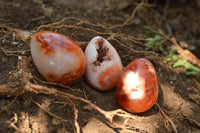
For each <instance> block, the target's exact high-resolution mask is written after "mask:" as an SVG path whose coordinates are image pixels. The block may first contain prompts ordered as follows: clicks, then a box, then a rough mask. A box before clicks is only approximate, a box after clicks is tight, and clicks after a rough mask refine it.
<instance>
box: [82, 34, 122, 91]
mask: <svg viewBox="0 0 200 133" xmlns="http://www.w3.org/2000/svg"><path fill="white" fill-rule="evenodd" d="M85 57H86V64H87V65H86V66H87V67H86V72H85V78H86V80H87V81H88V83H89V84H90V85H91V86H92V87H93V88H95V89H97V90H100V91H107V90H110V89H112V88H114V87H115V86H116V85H117V82H118V79H119V77H120V74H121V71H122V62H121V59H120V57H119V55H118V53H117V51H116V50H115V48H114V47H113V46H112V45H111V44H110V43H109V42H108V41H107V40H106V39H104V38H103V37H100V36H96V37H94V38H93V39H92V40H91V41H90V42H89V44H88V45H87V47H86V49H85Z"/></svg>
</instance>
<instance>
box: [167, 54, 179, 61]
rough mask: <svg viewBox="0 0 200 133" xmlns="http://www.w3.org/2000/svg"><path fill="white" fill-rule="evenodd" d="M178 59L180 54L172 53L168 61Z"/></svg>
mask: <svg viewBox="0 0 200 133" xmlns="http://www.w3.org/2000/svg"><path fill="white" fill-rule="evenodd" d="M176 60H178V55H172V56H171V57H169V58H167V61H168V62H172V61H176Z"/></svg>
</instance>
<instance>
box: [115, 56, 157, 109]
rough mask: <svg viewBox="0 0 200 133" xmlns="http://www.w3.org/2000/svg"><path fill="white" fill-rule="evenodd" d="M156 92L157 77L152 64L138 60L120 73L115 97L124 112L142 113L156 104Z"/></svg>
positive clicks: (142, 59)
mask: <svg viewBox="0 0 200 133" xmlns="http://www.w3.org/2000/svg"><path fill="white" fill-rule="evenodd" d="M158 91H159V86H158V80H157V75H156V72H155V69H154V67H153V65H152V63H151V62H150V61H149V60H147V59H145V58H138V59H135V60H133V61H132V62H131V63H130V64H128V65H127V67H126V68H125V69H124V71H123V72H122V74H121V78H120V79H119V82H118V84H117V90H116V96H117V101H118V103H119V104H120V105H121V106H122V107H123V108H124V109H125V110H127V111H129V112H132V113H142V112H145V111H147V110H149V109H150V108H151V107H152V106H153V105H154V104H155V103H156V100H157V98H158Z"/></svg>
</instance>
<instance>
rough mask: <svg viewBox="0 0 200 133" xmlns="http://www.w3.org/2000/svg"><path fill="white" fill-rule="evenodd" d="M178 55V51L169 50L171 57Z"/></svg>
mask: <svg viewBox="0 0 200 133" xmlns="http://www.w3.org/2000/svg"><path fill="white" fill-rule="evenodd" d="M176 53H177V50H176V49H171V50H169V55H175V54H176Z"/></svg>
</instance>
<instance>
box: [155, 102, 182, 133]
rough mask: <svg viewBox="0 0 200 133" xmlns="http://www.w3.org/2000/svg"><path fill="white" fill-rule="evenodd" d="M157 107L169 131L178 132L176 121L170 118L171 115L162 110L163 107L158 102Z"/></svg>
mask: <svg viewBox="0 0 200 133" xmlns="http://www.w3.org/2000/svg"><path fill="white" fill-rule="evenodd" d="M156 107H157V108H158V110H159V112H160V114H161V115H162V116H163V117H164V119H165V120H164V124H165V127H166V128H167V130H168V131H170V132H171V131H173V132H175V133H178V131H177V129H176V125H175V124H174V122H173V121H172V120H171V119H170V118H169V116H167V114H166V113H165V112H164V111H163V110H162V108H161V107H160V106H159V104H158V103H156Z"/></svg>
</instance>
